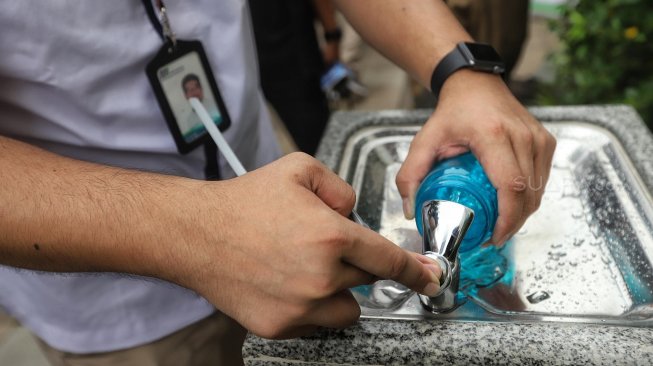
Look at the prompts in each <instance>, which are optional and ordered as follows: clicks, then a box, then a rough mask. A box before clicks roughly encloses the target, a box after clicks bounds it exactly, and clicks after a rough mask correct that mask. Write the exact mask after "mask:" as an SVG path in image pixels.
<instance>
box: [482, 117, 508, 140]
mask: <svg viewBox="0 0 653 366" xmlns="http://www.w3.org/2000/svg"><path fill="white" fill-rule="evenodd" d="M486 131H487V133H488V134H489V136H491V137H494V138H500V137H503V136H505V135H506V133H507V128H506V125H505V124H504V123H503V122H501V121H500V120H491V121H489V122H488V123H487V130H486Z"/></svg>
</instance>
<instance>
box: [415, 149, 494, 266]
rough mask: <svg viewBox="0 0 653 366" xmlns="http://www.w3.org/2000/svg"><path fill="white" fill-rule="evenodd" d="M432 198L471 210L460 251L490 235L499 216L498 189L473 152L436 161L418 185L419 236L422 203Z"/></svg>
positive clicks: (417, 216) (416, 201) (472, 247)
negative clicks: (471, 213)
mask: <svg viewBox="0 0 653 366" xmlns="http://www.w3.org/2000/svg"><path fill="white" fill-rule="evenodd" d="M435 199H437V200H447V201H453V202H457V203H460V204H462V205H465V206H467V207H469V208H471V209H472V210H474V221H473V222H472V224H471V226H470V228H469V230H468V231H467V234H466V235H465V238H464V239H463V241H462V243H461V245H460V249H459V251H460V252H461V253H462V252H466V251H469V250H472V249H474V248H476V247H478V246H479V245H481V244H483V243H485V242H487V241H488V240H489V239H490V238H491V237H492V232H493V231H494V224H495V223H496V221H497V215H498V209H497V191H496V189H495V188H494V187H493V186H492V184H491V183H490V180H489V179H488V177H487V175H485V172H484V171H483V168H482V167H481V164H480V163H479V162H478V160H476V158H475V157H474V155H472V153H466V154H462V155H458V156H455V157H452V158H449V159H446V160H443V161H441V162H439V163H438V164H436V165H435V166H434V167H433V170H431V172H430V173H429V174H428V175H427V176H426V178H424V181H423V182H422V184H421V185H420V186H419V188H418V190H417V195H416V197H415V221H416V223H417V229H418V230H419V233H420V234H422V235H423V234H424V233H423V231H422V205H423V204H424V202H426V201H429V200H435Z"/></svg>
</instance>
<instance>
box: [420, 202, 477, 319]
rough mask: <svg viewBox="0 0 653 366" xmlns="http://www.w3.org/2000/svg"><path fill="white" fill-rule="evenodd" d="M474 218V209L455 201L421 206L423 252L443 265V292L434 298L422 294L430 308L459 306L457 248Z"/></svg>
mask: <svg viewBox="0 0 653 366" xmlns="http://www.w3.org/2000/svg"><path fill="white" fill-rule="evenodd" d="M473 220H474V211H473V210H472V209H470V208H468V207H466V206H464V205H461V204H459V203H456V202H451V201H444V200H431V201H426V202H424V204H423V205H422V227H423V230H424V234H423V236H422V237H423V247H422V253H423V254H424V255H426V256H427V257H429V258H431V259H434V260H435V261H436V262H438V264H439V265H440V268H442V277H441V278H440V291H439V292H438V293H437V294H436V295H435V296H432V297H429V296H425V295H419V298H420V302H421V303H422V305H423V306H424V307H425V308H426V309H427V310H429V311H431V312H434V313H443V312H447V311H450V310H452V309H454V308H455V307H456V293H457V292H458V283H459V279H460V260H459V258H458V248H460V244H461V242H462V240H463V238H464V237H465V234H466V233H467V229H469V226H470V225H471V224H472V221H473Z"/></svg>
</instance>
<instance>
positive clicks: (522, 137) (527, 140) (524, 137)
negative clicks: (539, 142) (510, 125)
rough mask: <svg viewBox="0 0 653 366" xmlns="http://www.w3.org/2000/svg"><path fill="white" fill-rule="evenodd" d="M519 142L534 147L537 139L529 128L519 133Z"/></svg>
mask: <svg viewBox="0 0 653 366" xmlns="http://www.w3.org/2000/svg"><path fill="white" fill-rule="evenodd" d="M519 141H521V143H523V144H525V145H526V146H528V147H532V146H533V145H534V143H535V137H534V136H533V132H532V131H531V130H529V129H528V128H523V129H521V131H520V132H519Z"/></svg>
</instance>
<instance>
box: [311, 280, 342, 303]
mask: <svg viewBox="0 0 653 366" xmlns="http://www.w3.org/2000/svg"><path fill="white" fill-rule="evenodd" d="M311 282H312V287H313V290H314V291H313V294H312V298H313V299H322V298H325V297H329V296H331V295H333V294H334V293H336V292H337V291H338V290H340V288H339V284H338V279H337V277H336V276H328V275H327V276H317V277H316V278H314V279H313V280H312V281H311Z"/></svg>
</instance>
